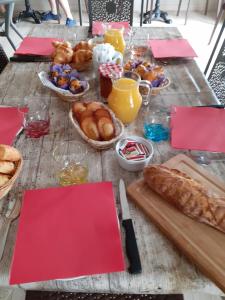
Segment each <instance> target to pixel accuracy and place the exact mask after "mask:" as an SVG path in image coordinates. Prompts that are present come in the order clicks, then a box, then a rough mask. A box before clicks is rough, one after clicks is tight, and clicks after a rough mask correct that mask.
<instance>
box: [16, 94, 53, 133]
mask: <svg viewBox="0 0 225 300" xmlns="http://www.w3.org/2000/svg"><path fill="white" fill-rule="evenodd" d="M23 107H27V110H24V109H21V108H19V110H20V112H21V113H23V115H24V122H23V127H24V131H25V135H26V136H27V137H29V138H39V137H41V136H44V135H46V134H48V133H49V127H50V116H49V99H48V98H43V97H41V96H40V97H32V96H31V97H26V98H25V99H24V104H23Z"/></svg>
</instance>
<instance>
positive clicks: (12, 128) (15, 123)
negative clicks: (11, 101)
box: [0, 107, 23, 145]
mask: <svg viewBox="0 0 225 300" xmlns="http://www.w3.org/2000/svg"><path fill="white" fill-rule="evenodd" d="M22 127H23V114H22V113H21V112H19V110H18V108H17V107H0V144H5V145H12V143H13V140H14V139H15V137H16V135H17V134H18V132H19V131H20V130H21V129H22Z"/></svg>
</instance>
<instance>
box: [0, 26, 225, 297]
mask: <svg viewBox="0 0 225 300" xmlns="http://www.w3.org/2000/svg"><path fill="white" fill-rule="evenodd" d="M74 32H76V34H77V41H76V42H78V41H80V40H84V39H86V38H87V36H88V28H81V27H77V28H74V29H71V30H68V29H67V28H65V26H61V25H59V26H57V25H55V24H47V25H46V24H41V25H40V26H33V27H32V30H31V32H30V35H31V36H42V37H45V36H46V37H57V38H64V39H66V40H71V41H72V43H73V44H75V41H73V33H74ZM147 34H149V35H150V37H151V38H154V37H155V38H179V37H180V33H179V32H178V31H177V29H176V28H173V27H162V28H156V27H154V28H151V27H149V28H137V32H136V35H135V37H134V43H135V44H139V45H143V44H146V39H147ZM48 68H49V63H37V62H36V63H17V62H10V63H9V64H8V65H7V67H6V68H5V70H4V72H3V73H2V74H1V75H0V104H2V105H10V106H15V105H22V104H23V99H24V97H25V96H28V97H34V96H35V97H40V98H42V97H45V98H47V99H48V100H49V112H50V118H51V124H50V134H49V135H47V136H45V137H42V138H39V139H29V138H26V137H25V135H24V134H21V135H20V136H19V137H18V138H17V139H16V141H15V143H14V146H16V147H17V148H18V149H19V150H20V151H21V152H22V154H23V158H24V166H23V170H22V173H21V175H20V177H19V180H18V181H17V184H16V185H15V186H14V187H13V189H12V191H11V192H10V194H9V197H20V198H21V195H22V192H23V191H24V190H25V189H36V188H45V187H50V186H56V185H57V184H58V183H57V180H56V176H55V173H56V171H57V168H58V166H57V164H56V163H55V161H54V160H53V159H52V151H53V149H54V148H55V146H56V145H57V144H58V143H59V142H60V141H68V140H74V141H76V140H78V141H81V142H83V143H85V142H84V141H83V140H82V139H81V137H80V136H79V135H78V134H77V132H76V131H75V130H74V128H73V126H72V124H71V122H70V120H69V118H68V112H69V109H70V105H69V104H68V103H65V102H63V101H61V100H60V99H59V98H57V97H56V96H55V94H53V93H52V92H51V91H49V90H48V89H46V88H45V87H43V86H42V85H41V83H40V81H39V79H38V76H37V73H38V72H40V71H42V70H44V71H47V70H48ZM165 72H166V75H167V76H168V77H169V78H170V80H171V85H170V86H169V87H168V88H167V89H165V90H163V91H161V92H160V93H159V94H158V95H157V96H154V97H152V98H151V103H150V106H149V111H147V110H146V108H142V109H141V111H140V113H139V116H138V118H137V119H136V120H135V122H133V123H132V124H131V125H129V126H127V127H126V128H125V132H126V134H132V135H140V136H143V119H144V116H145V115H146V114H150V113H151V111H152V110H155V109H160V110H169V109H170V107H171V105H173V104H176V105H201V104H204V105H206V104H214V103H216V98H215V96H214V94H213V92H212V90H211V89H210V87H209V85H208V84H207V81H206V79H205V78H204V77H203V74H202V73H201V71H200V70H199V68H198V67H197V65H196V62H195V61H194V60H190V59H186V60H174V61H170V62H169V63H167V64H166V65H165ZM84 75H85V76H86V78H88V79H89V83H90V90H89V91H88V94H87V95H86V96H85V99H93V100H94V99H99V90H98V82H97V81H96V79H95V78H94V76H95V74H93V73H92V72H89V73H84ZM86 147H87V148H88V155H87V157H86V161H87V163H88V166H89V181H90V182H97V181H112V182H113V187H114V192H115V196H116V197H117V192H118V182H119V179H120V178H123V179H124V180H125V183H126V185H129V184H130V183H131V182H133V181H134V180H137V179H138V178H140V177H141V172H136V173H132V172H128V171H125V170H123V169H121V168H120V167H119V165H118V163H117V160H116V156H115V152H114V148H113V147H112V148H110V149H108V150H104V151H96V150H95V149H93V148H92V147H91V146H89V145H88V144H86ZM182 152H184V153H185V152H187V151H182ZM177 153H180V151H178V150H174V149H172V148H171V147H170V143H169V142H161V143H154V156H153V159H152V163H163V162H165V161H167V160H168V159H169V158H171V157H173V156H175V155H176V154H177ZM207 169H208V170H210V171H211V172H212V173H214V174H216V175H217V176H219V177H222V176H223V174H224V173H225V166H224V163H223V162H221V161H219V162H218V161H213V162H212V163H211V164H210V165H208V166H207ZM5 201H7V199H5ZM0 205H2V204H0ZM129 206H130V211H131V216H132V218H133V221H134V226H135V231H136V237H137V243H138V247H139V251H140V256H141V260H142V266H143V272H142V273H141V274H139V275H136V276H132V275H130V274H129V273H128V272H121V273H113V274H103V275H97V276H89V277H86V278H79V279H76V280H71V281H66V280H60V281H56V280H52V281H47V282H36V283H31V284H26V285H22V288H24V289H36V290H58V291H71V292H73V291H75V292H108V293H154V294H157V293H180V292H182V291H184V290H192V291H200V292H206V293H212V294H217V295H220V294H223V293H222V291H221V290H220V289H219V288H218V287H217V286H216V285H215V284H214V283H212V282H211V280H209V279H207V278H206V277H205V276H204V275H203V274H202V273H201V272H200V271H199V270H198V269H197V268H196V267H195V266H194V265H193V264H191V263H190V262H188V261H187V260H186V259H185V257H184V255H183V253H182V252H179V251H177V249H176V248H175V247H174V245H173V244H172V243H171V242H170V241H169V240H168V239H167V238H166V237H165V236H164V235H163V234H162V233H161V231H160V230H158V228H157V227H156V226H155V225H154V223H153V222H150V221H149V219H148V218H147V217H146V216H145V215H144V214H143V213H142V212H141V211H140V209H139V208H138V207H136V205H135V204H134V203H130V205H129ZM117 208H118V213H119V215H120V206H119V202H117ZM0 222H1V221H0ZM59 222H60V220H59ZM17 224H18V222H17V221H16V222H14V223H13V224H12V226H11V228H10V232H9V235H8V239H7V243H6V248H5V252H4V256H3V259H2V261H1V262H0V287H1V286H2V287H7V286H8V278H9V268H10V263H11V259H12V254H13V247H14V243H15V238H16V230H17ZM122 237H123V244H124V236H122ZM43 267H44V266H43Z"/></svg>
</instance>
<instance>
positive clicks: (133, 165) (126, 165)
mask: <svg viewBox="0 0 225 300" xmlns="http://www.w3.org/2000/svg"><path fill="white" fill-rule="evenodd" d="M126 139H131V140H134V141H136V142H139V143H141V144H144V145H145V146H146V147H147V148H148V150H149V153H150V154H149V156H148V157H147V158H145V159H143V160H139V161H134V160H127V159H126V158H124V157H122V156H121V155H120V153H119V148H120V146H121V144H122V143H123V141H124V140H126ZM115 152H116V157H117V160H118V163H119V165H120V166H121V168H123V169H125V170H127V171H131V172H137V171H141V170H143V169H144V167H145V166H147V165H148V164H149V162H150V160H151V159H152V156H153V153H154V149H153V146H152V143H151V142H150V141H148V140H146V139H144V138H142V137H140V136H132V135H131V136H127V137H125V138H123V139H121V140H119V141H118V142H117V144H116V149H115Z"/></svg>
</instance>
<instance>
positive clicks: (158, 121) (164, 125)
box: [144, 111, 170, 142]
mask: <svg viewBox="0 0 225 300" xmlns="http://www.w3.org/2000/svg"><path fill="white" fill-rule="evenodd" d="M144 137H145V138H146V139H148V140H151V141H153V142H160V141H167V140H169V138H170V128H169V117H168V115H167V114H165V113H161V112H159V111H156V112H149V113H147V114H146V116H145V118H144Z"/></svg>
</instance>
